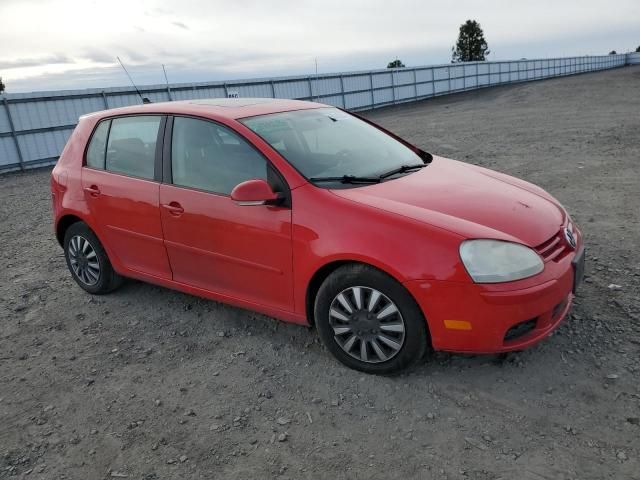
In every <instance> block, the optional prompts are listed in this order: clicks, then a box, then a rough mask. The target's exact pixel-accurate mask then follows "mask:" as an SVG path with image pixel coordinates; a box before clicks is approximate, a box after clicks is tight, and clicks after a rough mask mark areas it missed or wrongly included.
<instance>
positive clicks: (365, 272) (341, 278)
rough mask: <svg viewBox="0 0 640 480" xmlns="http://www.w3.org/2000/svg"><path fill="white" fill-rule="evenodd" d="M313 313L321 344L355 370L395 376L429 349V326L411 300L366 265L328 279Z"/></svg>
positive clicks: (337, 272)
mask: <svg viewBox="0 0 640 480" xmlns="http://www.w3.org/2000/svg"><path fill="white" fill-rule="evenodd" d="M314 313H315V320H316V325H317V328H318V331H319V333H320V337H321V339H322V341H323V343H324V344H325V345H326V347H327V348H328V349H329V351H331V353H332V354H333V355H334V356H335V357H336V358H337V359H338V360H340V361H341V362H342V363H344V364H345V365H347V366H348V367H351V368H354V369H356V370H360V371H363V372H367V373H378V374H386V373H393V372H397V371H399V370H402V369H404V368H406V367H408V366H409V365H411V364H413V363H415V362H417V361H418V360H420V359H421V358H422V356H423V355H424V353H425V351H426V349H427V346H428V338H427V337H428V335H427V328H426V322H425V319H424V316H423V315H422V311H421V310H420V308H419V307H418V305H417V304H416V302H415V300H414V299H413V297H411V295H410V294H409V292H407V291H406V290H405V288H404V287H403V286H402V285H401V284H400V283H398V282H397V281H396V280H394V279H393V278H391V277H390V276H388V275H387V274H385V273H383V272H381V271H379V270H377V269H375V268H372V267H369V266H366V265H358V264H352V265H345V266H343V267H340V268H338V269H337V270H335V271H334V272H333V273H332V274H331V275H329V277H327V279H326V280H325V281H324V283H323V284H322V286H321V287H320V290H319V291H318V295H317V297H316V302H315V311H314Z"/></svg>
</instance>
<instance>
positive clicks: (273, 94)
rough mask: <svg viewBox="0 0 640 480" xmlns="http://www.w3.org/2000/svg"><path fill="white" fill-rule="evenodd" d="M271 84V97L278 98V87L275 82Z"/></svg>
mask: <svg viewBox="0 0 640 480" xmlns="http://www.w3.org/2000/svg"><path fill="white" fill-rule="evenodd" d="M269 83H270V84H271V97H272V98H276V86H275V85H274V84H273V80H271V81H270V82H269Z"/></svg>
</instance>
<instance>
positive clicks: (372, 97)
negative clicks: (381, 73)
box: [369, 72, 376, 108]
mask: <svg viewBox="0 0 640 480" xmlns="http://www.w3.org/2000/svg"><path fill="white" fill-rule="evenodd" d="M369 87H370V88H371V90H369V91H370V92H371V108H373V107H375V101H376V99H375V96H374V95H373V72H369Z"/></svg>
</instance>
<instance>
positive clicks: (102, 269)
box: [62, 222, 124, 295]
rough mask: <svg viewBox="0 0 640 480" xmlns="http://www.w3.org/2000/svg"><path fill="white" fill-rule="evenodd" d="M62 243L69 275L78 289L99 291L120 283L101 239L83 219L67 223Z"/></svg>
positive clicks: (104, 290) (115, 286) (95, 293)
mask: <svg viewBox="0 0 640 480" xmlns="http://www.w3.org/2000/svg"><path fill="white" fill-rule="evenodd" d="M62 245H63V248H64V257H65V260H66V261H67V267H69V271H70V272H71V276H72V277H73V279H74V280H75V281H76V283H77V284H78V285H79V286H80V287H81V288H82V289H84V290H86V291H87V292H89V293H92V294H94V295H102V294H105V293H109V292H111V291H113V290H115V289H116V288H118V287H119V286H120V285H122V282H123V280H124V279H123V277H121V276H120V275H118V274H117V273H116V272H115V271H114V270H113V267H112V266H111V262H110V261H109V257H108V256H107V252H105V250H104V247H103V246H102V243H100V240H98V237H97V236H96V234H95V233H93V231H92V230H91V229H90V228H89V227H88V225H87V224H86V223H84V222H76V223H74V224H73V225H71V226H70V227H69V228H68V229H67V231H66V232H65V234H64V242H63V244H62Z"/></svg>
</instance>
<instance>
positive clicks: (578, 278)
mask: <svg viewBox="0 0 640 480" xmlns="http://www.w3.org/2000/svg"><path fill="white" fill-rule="evenodd" d="M584 252H585V249H584V247H583V248H581V249H580V251H579V252H578V254H577V255H576V256H575V258H574V259H573V262H571V264H572V265H573V293H574V294H575V293H576V291H577V290H578V287H579V286H580V284H581V283H582V279H583V278H584V257H585V254H584Z"/></svg>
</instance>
